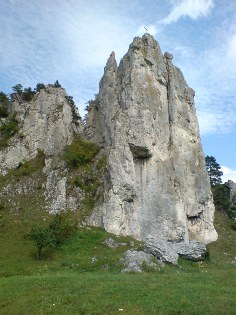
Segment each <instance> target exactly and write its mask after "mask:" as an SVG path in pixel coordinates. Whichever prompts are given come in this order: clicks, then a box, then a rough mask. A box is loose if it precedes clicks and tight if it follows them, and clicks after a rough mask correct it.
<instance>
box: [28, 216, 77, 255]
mask: <svg viewBox="0 0 236 315" xmlns="http://www.w3.org/2000/svg"><path fill="white" fill-rule="evenodd" d="M76 225H77V222H76V221H75V219H74V217H73V216H72V215H71V213H70V212H62V213H57V214H55V215H53V218H52V220H51V222H50V223H49V225H47V226H44V225H40V224H37V225H34V226H33V227H32V228H31V229H30V231H29V233H28V234H27V235H26V237H27V238H28V239H29V240H31V241H33V245H34V246H35V247H37V254H38V255H37V256H38V259H39V260H40V259H41V254H42V249H43V248H45V247H48V248H57V247H58V246H60V245H62V244H63V243H64V242H65V241H66V240H67V239H69V238H70V237H71V236H72V234H73V233H74V232H75V230H76Z"/></svg>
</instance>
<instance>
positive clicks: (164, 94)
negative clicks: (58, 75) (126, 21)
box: [87, 34, 217, 243]
mask: <svg viewBox="0 0 236 315" xmlns="http://www.w3.org/2000/svg"><path fill="white" fill-rule="evenodd" d="M172 58H173V56H172V55H171V54H169V53H165V55H164V56H163V54H162V52H161V49H160V47H159V44H158V43H157V42H156V41H155V39H154V38H153V37H152V36H151V35H149V34H145V35H144V36H143V37H142V38H140V37H136V38H134V40H133V42H132V43H131V45H130V47H129V50H128V52H127V54H126V55H125V56H124V57H123V58H122V60H121V62H120V64H119V66H118V68H117V65H116V61H115V56H114V53H112V54H111V55H110V57H109V59H108V62H107V65H106V67H105V71H104V76H103V78H102V80H101V83H100V90H99V94H98V96H97V99H96V100H95V101H94V102H93V104H92V105H91V108H90V111H89V115H90V119H89V124H88V127H87V129H88V130H89V132H88V134H89V135H90V138H91V139H92V140H94V141H96V142H99V143H100V144H102V145H103V147H104V150H105V152H106V154H107V156H108V176H107V185H106V191H105V194H104V203H103V204H102V205H99V206H97V207H96V208H95V209H94V211H93V214H92V216H91V217H90V220H89V222H90V223H91V224H94V225H101V226H103V227H104V228H105V229H106V230H108V231H111V232H114V233H117V234H125V235H133V236H134V237H136V238H138V239H142V240H145V239H146V237H147V236H148V235H150V234H151V235H152V236H153V237H154V238H156V237H157V238H158V237H160V238H161V239H165V240H166V241H168V242H185V243H188V242H189V240H192V239H196V240H199V241H202V242H203V243H209V242H211V241H213V240H215V239H216V238H217V233H216V231H215V229H214V226H213V215H214V206H213V203H212V196H211V191H210V185H209V179H208V175H207V173H206V171H205V162H204V154H203V152H202V147H201V140H200V136H199V128H198V122H197V117H196V112H195V106H194V91H193V90H192V89H191V88H189V87H188V85H187V84H186V82H185V80H184V77H183V75H182V73H181V71H180V70H179V69H178V68H177V67H175V66H173V64H172Z"/></svg>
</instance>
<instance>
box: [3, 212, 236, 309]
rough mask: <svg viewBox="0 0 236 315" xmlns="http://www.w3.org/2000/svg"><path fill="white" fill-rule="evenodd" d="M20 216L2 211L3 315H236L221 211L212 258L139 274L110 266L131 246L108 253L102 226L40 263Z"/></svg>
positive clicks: (235, 271)
mask: <svg viewBox="0 0 236 315" xmlns="http://www.w3.org/2000/svg"><path fill="white" fill-rule="evenodd" d="M24 218H25V215H23V216H22V215H21V214H14V213H11V214H9V213H8V214H6V213H5V211H4V210H3V211H2V217H1V219H2V225H1V234H0V241H1V244H2V246H1V250H0V275H1V278H0V287H1V290H0V314H8V315H10V314H120V313H122V314H201V313H202V314H235V310H236V301H235V294H236V277H235V276H236V265H232V264H230V261H231V260H232V259H233V258H234V256H236V252H235V249H236V246H235V245H236V235H235V234H236V232H235V231H233V230H231V229H230V228H229V222H228V221H227V219H226V218H225V217H224V216H223V215H221V214H220V213H218V214H217V216H216V228H217V230H218V232H219V235H220V236H219V241H217V242H215V243H213V244H211V245H210V246H209V249H210V260H209V261H206V262H203V263H191V262H186V261H181V262H180V265H179V266H178V267H171V266H165V267H164V269H162V271H161V272H152V273H148V272H147V273H145V274H141V275H139V274H128V275H123V274H120V269H121V267H120V266H116V264H115V262H116V261H117V260H118V259H119V257H120V256H121V254H122V252H123V251H125V250H127V249H128V248H129V246H125V247H119V248H118V249H109V248H107V247H106V246H105V245H103V244H102V241H103V240H104V239H105V238H107V237H109V236H110V234H108V233H107V232H105V231H104V230H102V229H99V228H92V229H91V230H90V229H87V228H80V229H79V230H78V233H77V234H76V235H75V236H74V237H73V238H72V239H71V240H70V241H68V242H67V244H65V245H63V247H61V248H60V249H59V250H57V251H54V252H51V251H50V252H49V251H44V259H43V260H41V261H38V260H36V259H35V249H34V248H33V246H32V245H31V243H30V242H29V241H27V240H25V239H24V233H25V231H26V229H27V226H29V222H25V223H24V224H23V222H24ZM4 220H7V221H8V222H11V224H10V225H7V224H4ZM117 240H120V241H129V238H117ZM137 246H139V243H136V244H135V247H137ZM92 257H96V258H97V261H96V262H92ZM119 309H123V311H121V310H120V311H119Z"/></svg>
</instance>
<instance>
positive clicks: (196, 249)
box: [144, 236, 206, 265]
mask: <svg viewBox="0 0 236 315" xmlns="http://www.w3.org/2000/svg"><path fill="white" fill-rule="evenodd" d="M144 251H145V252H146V253H151V254H153V255H154V256H155V257H157V258H159V259H160V260H162V261H164V262H168V263H171V264H173V265H177V263H178V258H179V257H183V258H185V259H189V260H192V261H200V260H203V259H204V258H205V254H206V246H205V245H204V244H203V243H201V242H197V241H194V240H193V241H189V242H179V243H171V242H168V241H166V240H164V239H161V238H154V237H152V236H148V237H147V240H146V242H145V245H144Z"/></svg>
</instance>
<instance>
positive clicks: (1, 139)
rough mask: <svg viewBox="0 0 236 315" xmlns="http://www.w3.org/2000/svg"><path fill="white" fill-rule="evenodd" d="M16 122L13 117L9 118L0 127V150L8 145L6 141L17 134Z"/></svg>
mask: <svg viewBox="0 0 236 315" xmlns="http://www.w3.org/2000/svg"><path fill="white" fill-rule="evenodd" d="M18 129H19V127H18V121H17V120H16V117H15V115H14V116H11V117H10V118H9V119H8V120H7V121H6V122H5V123H4V124H2V125H1V127H0V148H4V147H6V146H7V145H8V140H9V139H10V138H11V137H13V136H14V135H15V134H16V133H17V132H18Z"/></svg>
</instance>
